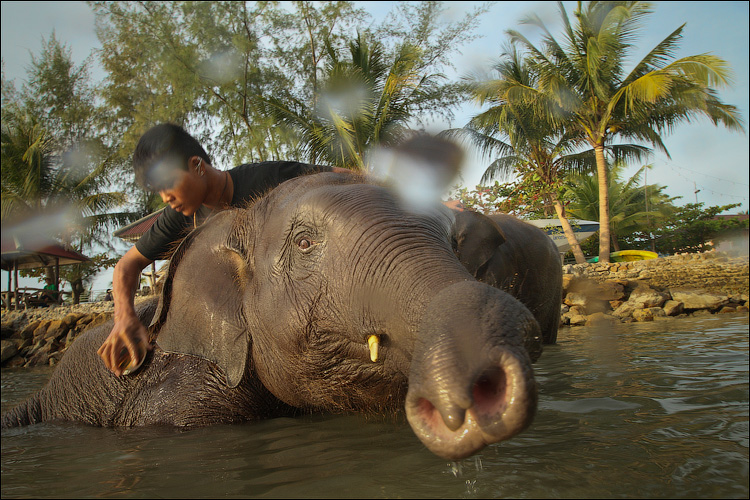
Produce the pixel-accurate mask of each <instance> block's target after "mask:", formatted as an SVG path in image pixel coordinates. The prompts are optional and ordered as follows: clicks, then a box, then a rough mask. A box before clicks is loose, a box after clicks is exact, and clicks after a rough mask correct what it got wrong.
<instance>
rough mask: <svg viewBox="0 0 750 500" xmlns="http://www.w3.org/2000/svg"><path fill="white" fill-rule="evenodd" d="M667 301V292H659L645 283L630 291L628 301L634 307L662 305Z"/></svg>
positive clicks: (644, 307) (642, 307)
mask: <svg viewBox="0 0 750 500" xmlns="http://www.w3.org/2000/svg"><path fill="white" fill-rule="evenodd" d="M675 300H677V299H675ZM666 301H667V296H666V294H663V293H661V292H657V291H656V290H654V289H653V288H651V287H650V286H648V285H645V284H638V286H636V288H635V289H634V290H633V291H632V292H630V297H629V298H628V303H629V304H630V305H631V306H632V307H633V309H646V308H649V307H661V305H662V304H664V303H665V302H666Z"/></svg>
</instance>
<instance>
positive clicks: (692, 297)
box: [671, 290, 729, 310]
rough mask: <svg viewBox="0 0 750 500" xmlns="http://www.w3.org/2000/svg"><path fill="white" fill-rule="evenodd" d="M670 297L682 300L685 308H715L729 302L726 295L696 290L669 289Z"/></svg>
mask: <svg viewBox="0 0 750 500" xmlns="http://www.w3.org/2000/svg"><path fill="white" fill-rule="evenodd" d="M671 293H672V299H673V300H676V301H679V302H682V304H683V307H684V308H685V309H709V310H716V309H719V308H720V307H722V306H723V305H725V304H728V303H729V297H728V296H727V295H719V294H714V293H706V292H702V291H698V290H671Z"/></svg>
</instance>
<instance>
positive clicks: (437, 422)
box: [417, 398, 466, 432]
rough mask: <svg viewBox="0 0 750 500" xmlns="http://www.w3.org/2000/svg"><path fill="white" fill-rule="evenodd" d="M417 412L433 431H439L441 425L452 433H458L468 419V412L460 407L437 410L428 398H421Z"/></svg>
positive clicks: (446, 407)
mask: <svg viewBox="0 0 750 500" xmlns="http://www.w3.org/2000/svg"><path fill="white" fill-rule="evenodd" d="M417 412H418V414H419V416H420V417H421V418H422V420H423V421H424V422H425V423H426V424H427V425H428V426H429V428H431V429H439V428H440V427H441V424H443V425H445V426H446V427H447V428H448V429H450V430H451V431H454V432H455V431H457V430H458V429H459V428H460V427H461V426H462V425H463V424H464V420H465V419H466V410H465V409H464V408H461V407H460V406H458V405H454V404H451V405H447V406H444V407H441V408H440V409H438V408H436V407H435V405H433V404H432V402H431V401H430V400H428V399H427V398H420V399H419V403H418V404H417Z"/></svg>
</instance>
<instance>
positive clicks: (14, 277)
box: [13, 261, 20, 311]
mask: <svg viewBox="0 0 750 500" xmlns="http://www.w3.org/2000/svg"><path fill="white" fill-rule="evenodd" d="M13 279H14V280H15V286H14V287H13V291H14V296H15V301H16V311H18V310H20V308H19V307H18V262H17V261H16V262H14V263H13Z"/></svg>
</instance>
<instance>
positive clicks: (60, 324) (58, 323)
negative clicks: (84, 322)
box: [44, 319, 70, 339]
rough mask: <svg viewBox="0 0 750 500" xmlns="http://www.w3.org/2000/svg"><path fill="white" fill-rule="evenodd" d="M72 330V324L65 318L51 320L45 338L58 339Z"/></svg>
mask: <svg viewBox="0 0 750 500" xmlns="http://www.w3.org/2000/svg"><path fill="white" fill-rule="evenodd" d="M68 330H70V324H69V323H67V322H66V321H65V320H64V319H62V320H60V319H57V320H53V321H50V323H49V325H48V326H47V332H46V333H45V334H44V338H45V339H58V338H60V337H63V336H65V335H67V334H68Z"/></svg>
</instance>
